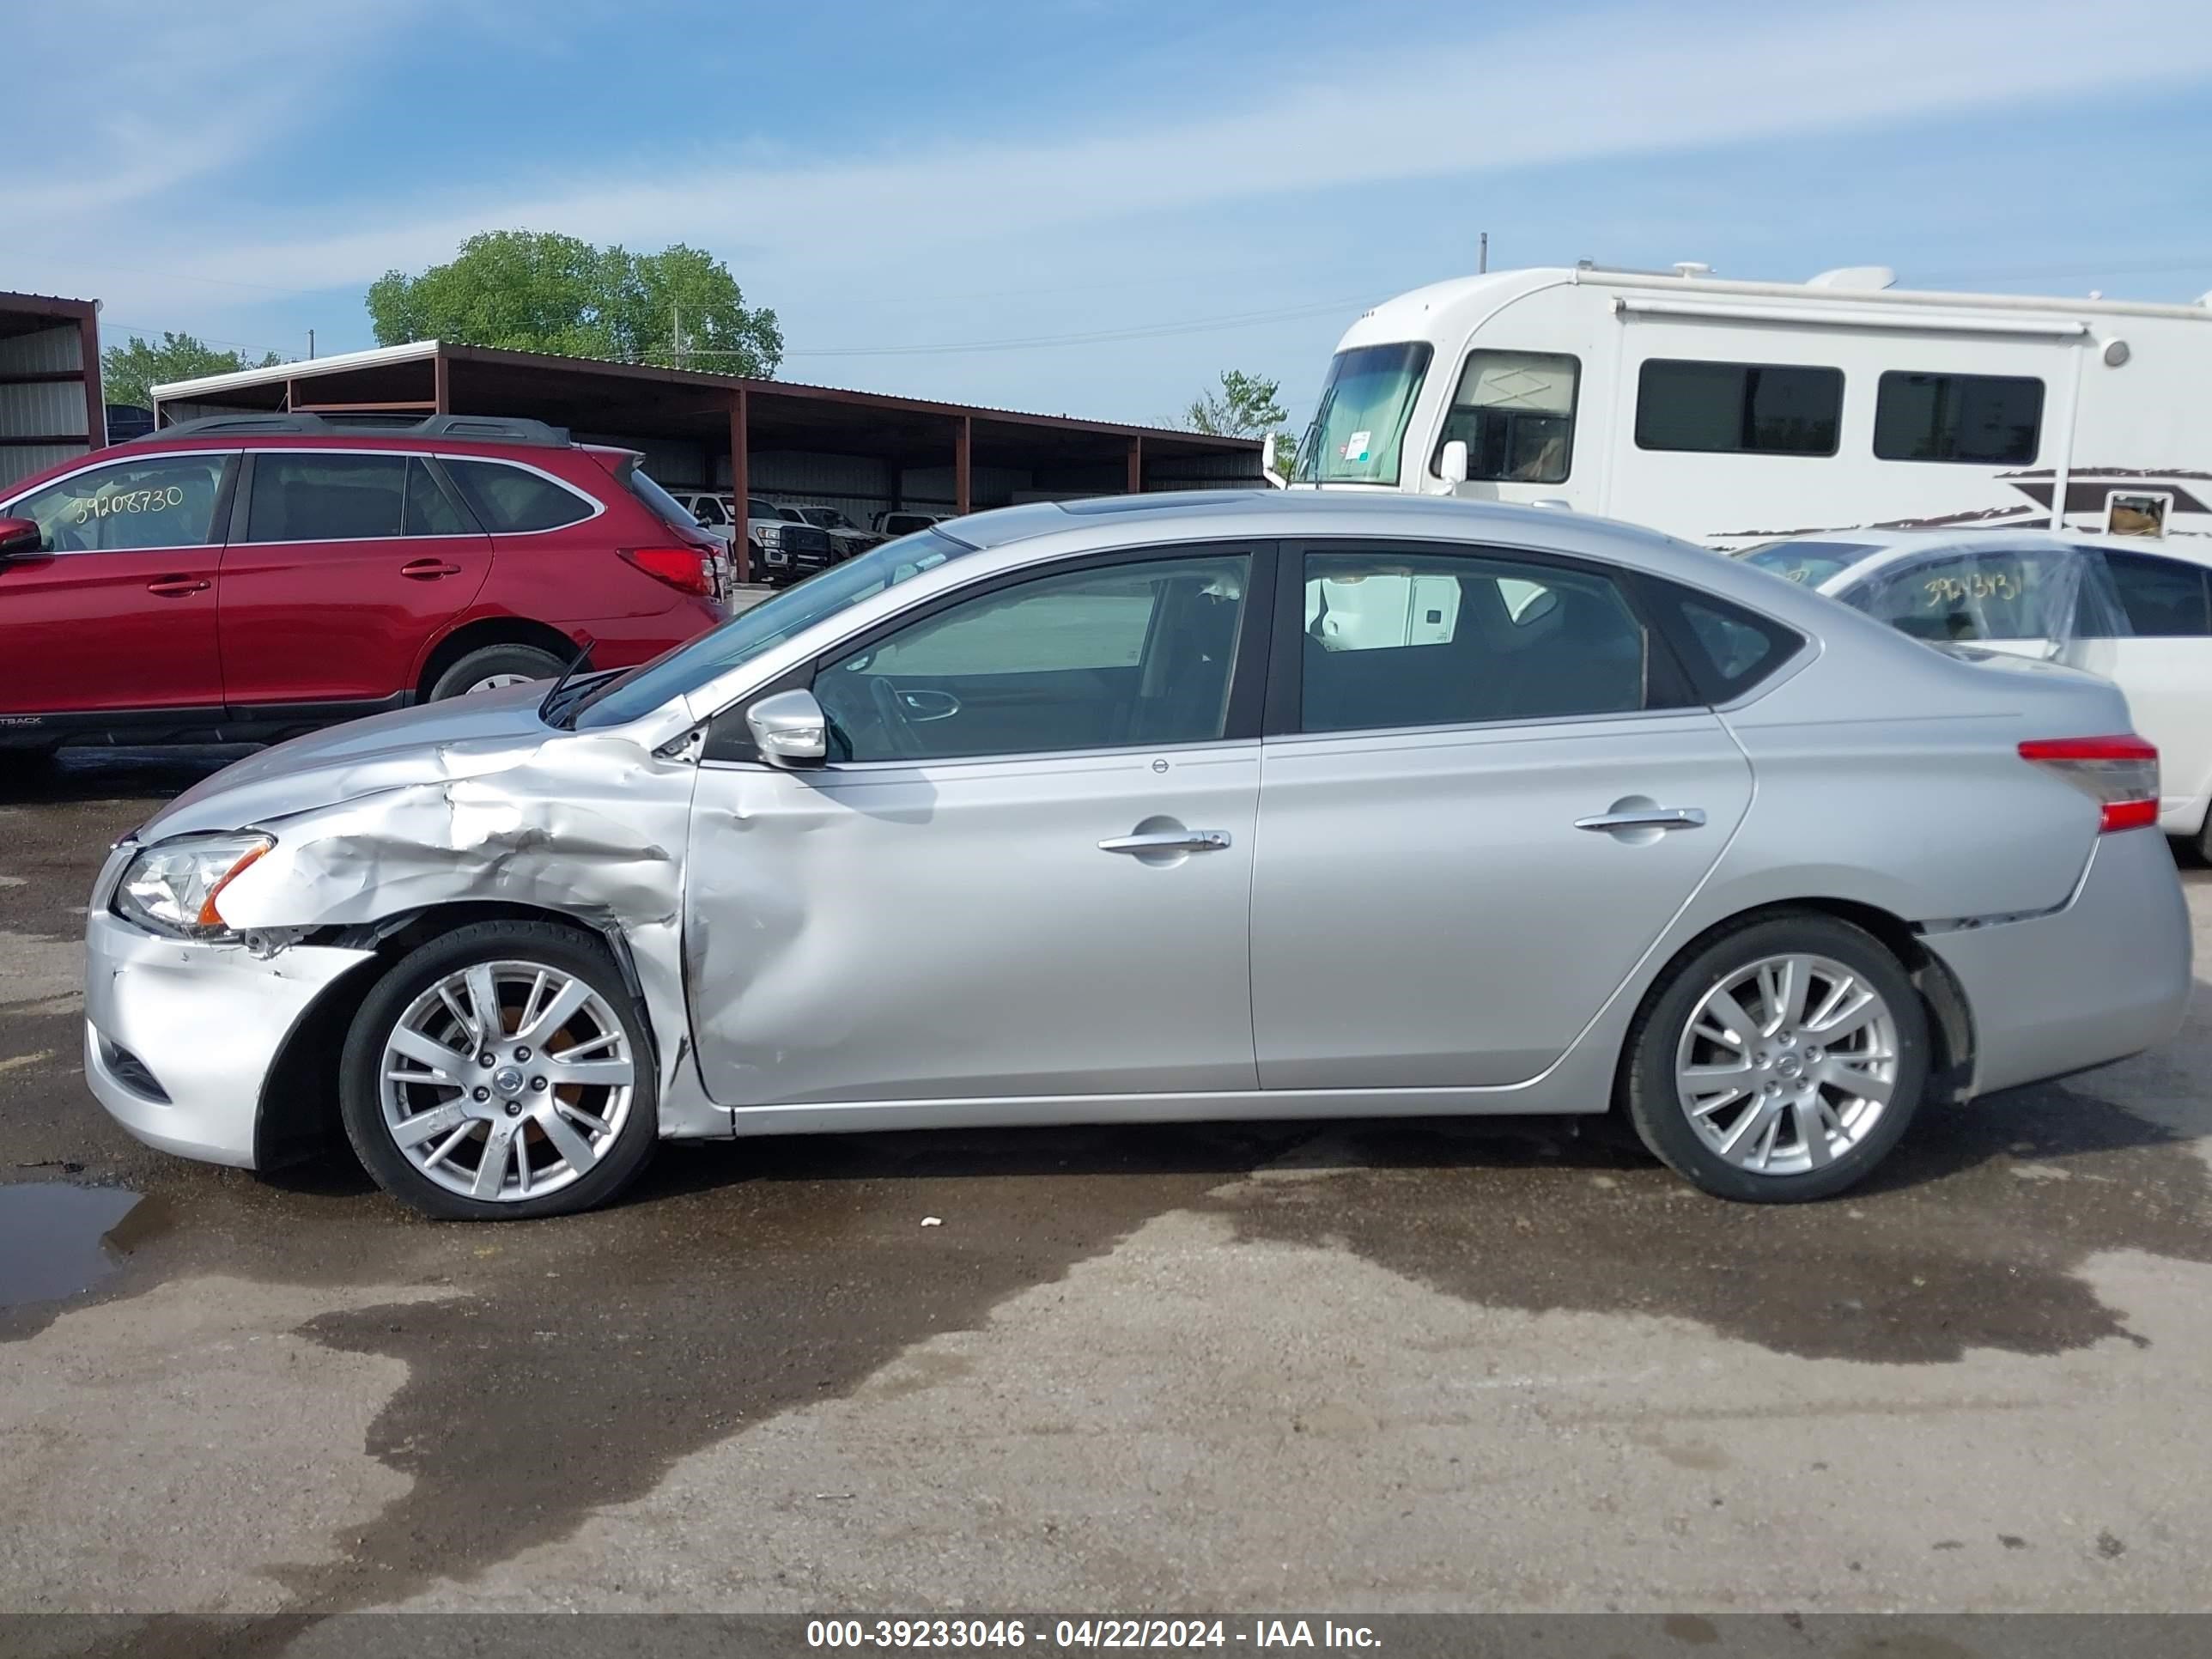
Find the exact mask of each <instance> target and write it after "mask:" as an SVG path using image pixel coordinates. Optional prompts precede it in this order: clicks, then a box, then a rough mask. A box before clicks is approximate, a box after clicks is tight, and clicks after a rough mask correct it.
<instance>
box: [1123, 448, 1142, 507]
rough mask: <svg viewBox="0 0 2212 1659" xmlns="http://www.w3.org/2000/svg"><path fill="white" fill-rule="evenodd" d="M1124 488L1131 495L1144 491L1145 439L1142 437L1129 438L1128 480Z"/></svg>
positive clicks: (1140, 493)
mask: <svg viewBox="0 0 2212 1659" xmlns="http://www.w3.org/2000/svg"><path fill="white" fill-rule="evenodd" d="M1125 488H1126V489H1127V491H1128V493H1129V494H1130V495H1143V494H1144V493H1145V441H1144V440H1143V439H1142V438H1132V439H1130V440H1129V481H1128V483H1127V485H1126V486H1125Z"/></svg>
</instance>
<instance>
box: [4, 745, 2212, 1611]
mask: <svg viewBox="0 0 2212 1659" xmlns="http://www.w3.org/2000/svg"><path fill="white" fill-rule="evenodd" d="M222 758H223V757H222V756H220V755H206V754H200V753H192V754H187V755H184V756H181V757H179V756H176V755H167V756H162V755H135V756H134V755H124V756H105V757H88V758H84V757H78V758H72V759H71V760H70V761H69V762H68V763H67V764H66V765H65V766H64V768H63V769H61V770H60V771H58V772H57V773H53V774H48V775H39V776H37V777H35V778H33V779H32V780H30V781H23V780H21V779H20V778H19V779H17V780H15V781H11V782H7V783H3V784H0V1304H4V1305H0V1517H5V1518H4V1520H0V1613H9V1612H31V1611H64V1610H75V1611H112V1612H153V1611H170V1610H199V1611H212V1612H239V1613H244V1612H260V1611H291V1612H307V1613H314V1612H323V1611H328V1610H333V1609H365V1608H380V1607H413V1608H431V1607H436V1608H448V1609H459V1608H468V1609H510V1608H513V1609H520V1608H530V1609H539V1610H564V1609H602V1610H627V1609H641V1608H653V1609H659V1610H667V1609H678V1608H682V1609H697V1610H724V1611H737V1610H760V1611H780V1612H791V1613H849V1612H859V1611H886V1610H895V1611H907V1612H912V1613H921V1612H925V1611H931V1610H943V1609H947V1608H957V1607H967V1608H971V1609H987V1608H989V1607H994V1606H995V1607H1004V1608H1014V1607H1073V1606H1082V1607H1091V1608H1093V1609H1095V1610H1097V1611H1101V1612H1105V1611H1141V1610H1146V1609H1150V1610H1156V1611H1161V1610H1170V1609H1174V1608H1177V1607H1183V1608H1189V1609H1193V1610H1197V1609H1206V1610H1211V1611H1212V1612H1217V1613H1225V1612H1235V1611H1239V1610H1263V1609H1267V1608H1271V1607H1274V1608H1279V1607H1291V1606H1303V1607H1337V1608H1345V1609H1361V1608H1364V1609H1369V1610H1396V1611H1413V1610H1427V1609H1457V1608H1475V1607H1480V1608H1485V1609H1533V1610H1547V1611H1571V1610H1589V1611H1601V1610H1607V1609H1620V1610H1634V1611H1644V1610H1661V1609H1663V1610H1674V1609H1680V1608H1695V1609H1699V1610H1705V1611H1725V1610H1770V1611H1778V1610H1796V1611H1804V1612H1819V1611H1824V1610H1858V1611H1867V1610H1877V1609H1889V1608H1900V1609H1913V1610H1934V1609H1961V1610H1963V1609H1996V1608H2057V1609H2067V1610H2073V1611H2090V1610H2106V1609H2156V1610H2186V1609H2203V1608H2205V1607H2208V1606H2212V1579H2208V1578H2207V1577H2206V1575H2205V1574H2204V1572H2203V1541H2204V1539H2205V1538H2206V1537H2208V1536H2212V1485H2208V1483H2207V1482H2206V1481H2205V1480H2204V1479H2203V1471H2204V1470H2205V1469H2206V1468H2212V1414H2208V1413H2207V1412H2206V1411H2205V1409H2204V1407H2205V1404H2206V1400H2207V1392H2206V1384H2205V1380H2204V1379H2205V1377H2206V1376H2207V1375H2208V1372H2209V1371H2212V1365H2208V1362H2212V1232H2208V1231H2207V1222H2208V1220H2209V1219H2212V1163H2209V1162H2208V1158H2212V1103H2208V1098H2207V1093H2206V1088H2205V1084H2204V1081H2203V1079H2204V1076H2205V1072H2206V1062H2207V1060H2208V1058H2212V1020H2208V1017H2207V1015H2206V1013H2205V1012H2203V1010H2202V1009H2201V1008H2200V1010H2199V1012H2197V1013H2196V1014H2195V1015H2193V1016H2192V1018H2191V1023H2190V1025H2189V1027H2188V1029H2187V1030H2186V1031H2185V1033H2184V1034H2183V1036H2181V1038H2180V1039H2179V1040H2178V1041H2177V1042H2175V1043H2173V1044H2172V1045H2171V1046H2169V1047H2168V1048H2166V1049H2164V1050H2162V1051H2160V1052H2158V1053H2154V1054H2148V1055H2145V1056H2142V1057H2140V1058H2138V1059H2136V1060H2130V1061H2127V1062H2124V1063H2123V1064H2120V1065H2118V1066H2110V1067H2106V1068H2105V1069H2103V1070H2101V1071H2099V1072H2095V1073H2089V1074H2087V1075H2085V1076H2081V1077H2079V1078H2075V1079H2070V1080H2069V1081H2067V1082H2065V1083H2063V1084H2058V1085H2045V1086H2041V1087H2037V1088H2033V1089H2028V1090H2023V1091H2015V1092H2012V1093H2008V1094H2006V1095H2002V1096H2000V1097H1995V1098H1992V1099H1990V1100H1988V1101H1986V1102H1982V1103H1977V1104H1975V1105H1973V1106H1971V1107H1967V1108H1963V1109H1946V1110H1931V1111H1929V1112H1927V1113H1924V1114H1923V1116H1922V1118H1921V1120H1920V1121H1919V1122H1918V1123H1917V1124H1916V1126H1915V1127H1914V1129H1913V1132H1912V1133H1911V1136H1910V1137H1909V1138H1908V1139H1907V1141H1906V1143H1905V1146H1903V1147H1902V1148H1901V1149H1900V1150H1899V1152H1897V1153H1896V1154H1895V1155H1894V1156H1893V1158H1892V1159H1891V1161H1890V1162H1889V1164H1887V1166H1885V1168H1884V1170H1882V1171H1881V1173H1880V1174H1879V1176H1877V1178H1876V1179H1875V1181H1874V1182H1872V1183H1871V1184H1870V1185H1869V1186H1868V1187H1866V1188H1863V1189H1861V1190H1859V1191H1857V1192H1856V1193H1854V1194H1850V1195H1849V1196H1847V1197H1845V1198H1844V1199H1842V1200H1837V1201H1834V1202H1831V1203H1826V1204H1821V1205H1814V1206H1802V1207H1796V1208H1790V1209H1761V1208H1750V1207H1744V1206H1730V1205H1726V1204H1723V1203H1719V1202H1717V1201H1715V1200H1710V1199H1707V1198H1705V1197H1703V1196H1701V1195H1699V1194H1697V1193H1695V1192H1693V1191H1692V1190H1691V1189H1689V1188H1686V1187H1685V1186H1684V1185H1682V1184H1681V1183H1680V1182H1679V1181H1677V1180H1676V1179H1675V1178H1674V1177H1673V1176H1670V1175H1668V1174H1667V1173H1666V1172H1665V1171H1664V1170H1661V1169H1659V1168H1658V1167H1657V1166H1656V1165H1655V1164H1651V1163H1650V1162H1649V1161H1648V1160H1646V1159H1645V1158H1643V1157H1642V1156H1641V1155H1640V1154H1639V1153H1638V1152H1635V1151H1634V1150H1633V1149H1632V1148H1631V1147H1629V1146H1626V1145H1625V1144H1624V1143H1623V1142H1622V1141H1621V1140H1620V1139H1619V1138H1618V1137H1616V1136H1613V1135H1611V1134H1608V1133H1604V1132H1602V1131H1594V1132H1585V1133H1577V1132H1576V1129H1575V1128H1574V1127H1573V1126H1571V1125H1568V1124H1565V1123H1563V1122H1560V1121H1555V1120H1554V1121H1542V1120H1536V1121H1499V1120H1492V1121H1484V1122H1481V1123H1478V1124H1473V1125H1469V1124H1455V1123H1434V1122H1422V1123H1408V1124H1392V1125H1379V1126H1378V1125H1358V1124H1347V1125H1332V1124H1326V1123H1322V1124H1314V1123H1304V1124H1286V1125H1281V1126H1267V1125H1263V1126H1235V1127H1128V1128H1114V1129H1086V1130H1071V1131H1021V1132H992V1133H933V1134H908V1135H888V1134H886V1135H867V1136H856V1137H848V1138H820V1139H790V1140H784V1141H749V1142H745V1143H742V1144H732V1145H716V1146H671V1147H664V1148H663V1149H662V1151H661V1155H660V1156H659V1158H658V1159H657V1160H656V1162H655V1164H654V1165H653V1169H652V1170H651V1171H650V1173H649V1174H648V1176H647V1178H646V1180H645V1181H644V1182H642V1183H641V1185H640V1187H639V1188H637V1189H636V1190H635V1192H634V1193H633V1194H631V1195H630V1196H629V1198H627V1199H626V1200H625V1201H623V1203H621V1204H620V1205H619V1206H617V1207H615V1208H613V1209H611V1210H609V1211H606V1212H601V1213H599V1214H595V1215H591V1216H586V1217H582V1218H574V1219H570V1220H565V1221H557V1222H545V1223H537V1224H528V1225H507V1226H502V1227H483V1226H476V1227H471V1226H459V1225H436V1224H432V1223H428V1222H424V1221H422V1220H419V1219H417V1218H415V1217H413V1216H412V1215H411V1214H410V1212H405V1211H404V1210H402V1209H401V1208H399V1207H398V1206H397V1205H395V1204H393V1203H392V1202H391V1201H390V1200H387V1199H386V1198H385V1197H384V1196H383V1195H382V1194H380V1193H378V1192H377V1191H376V1190H375V1189H374V1188H373V1187H372V1186H371V1185H370V1184H369V1183H368V1182H367V1180H366V1179H365V1178H363V1177H362V1176H361V1174H360V1173H359V1171H358V1170H354V1169H352V1168H349V1167H348V1166H347V1165H345V1164H340V1163H336V1162H332V1163H326V1164H315V1165H310V1166H307V1167H305V1168H302V1169H299V1170H290V1171H287V1172H284V1173H283V1174H281V1175H278V1176H271V1177H257V1176H252V1175H247V1174H244V1173H241V1172H238V1171H234V1170H217V1169H213V1168H210V1167H207V1166H204V1165H198V1164H189V1163H185V1162H183V1161H180V1160H178V1159H174V1158H167V1157H165V1156H163V1155H161V1154H158V1153H155V1152H149V1151H147V1150H145V1149H143V1148H141V1147H139V1146H137V1144H136V1143H134V1142H133V1141H131V1139H128V1138H127V1137H126V1136H125V1135H124V1134H123V1133H122V1132H121V1131H120V1130H119V1129H118V1128H116V1127H114V1126H113V1125H112V1124H111V1123H110V1122H109V1121H108V1120H107V1119H106V1116H105V1115H103V1114H102V1113H101V1112H100V1109H98V1107H97V1106H96V1105H95V1103H94V1101H93V1100H92V1098H91V1097H90V1095H89V1094H88V1093H87V1091H86V1090H85V1087H84V1084H83V1079H82V1073H81V1068H80V1058H79V1052H78V1050H79V1044H80V1041H81V1031H82V1022H81V1013H80V1008H81V1003H80V995H79V992H80V977H81V975H82V949H81V945H80V943H79V933H80V929H81V927H82V906H83V903H84V900H85V895H86V891H87V889H88V886H89V884H90V882H91V879H92V876H93V874H94V870H95V868H96V866H97V864H98V862H99V860H100V854H101V852H102V851H103V849H104V848H106V846H107V845H108V843H109V842H111V841H112V839H113V838H114V837H115V836H117V835H118V834H119V833H121V832H122V831H124V830H125V829H129V828H131V826H132V825H133V824H134V823H137V821H139V819H141V818H142V817H144V816H145V815H146V814H148V813H149V811H151V810H152V809H153V807H154V806H155V804H157V803H158V802H159V801H160V800H161V799H164V798H165V797H166V796H167V795H168V794H170V793H173V792H174V791H176V790H177V789H179V788H181V787H185V785H186V784H188V783H190V782H191V781H194V780H195V779H196V778H197V777H199V776H201V775H204V774H205V772H206V771H207V770H209V769H210V768H211V767H212V766H213V765H215V764H216V763H219V762H220V760H221V759H222ZM2185 880H2186V883H2187V885H2188V888H2189V894H2190V900H2191V906H2192V908H2193V909H2194V910H2195V912H2196V914H2197V919H2198V925H2199V928H2200V935H2199V936H2200V940H2202V939H2203V938H2204V934H2203V932H2202V930H2203V928H2205V927H2208V926H2212V874H2208V872H2189V873H2188V874H2187V875H2186V877H2185ZM2201 954H2202V951H2200V955H2201ZM2200 1001H2201V999H2200ZM209 1040H210V1041H211V1042H219V1041H220V1040H221V1033H220V1032H210V1034H209ZM930 1218H934V1222H935V1225H925V1222H926V1221H927V1220H929V1219H930Z"/></svg>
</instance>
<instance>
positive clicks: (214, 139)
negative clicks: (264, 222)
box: [0, 0, 422, 259]
mask: <svg viewBox="0 0 2212 1659" xmlns="http://www.w3.org/2000/svg"><path fill="white" fill-rule="evenodd" d="M421 5H422V0H374V3H371V4H356V5H349V6H345V7H343V8H341V7H336V6H332V7H329V8H327V9H325V7H324V6H321V5H318V4H314V3H311V0H207V3H202V4H195V5H188V6H162V7H149V6H144V5H137V4H129V3H125V0H75V3H70V4H58V3H57V4H48V5H46V6H43V7H41V8H39V9H33V10H29V11H27V12H26V13H25V14H24V15H21V16H11V17H10V19H9V22H8V24H7V33H8V36H9V52H10V57H11V58H12V59H13V60H14V61H15V62H16V63H18V64H25V65H33V64H35V65H38V66H39V68H38V69H37V70H36V72H27V73H20V74H15V75H11V76H9V88H8V91H9V96H8V125H9V131H11V133H13V134H15V135H18V136H19V140H20V135H23V134H27V133H33V132H36V133H40V134H43V135H45V138H44V141H43V142H42V143H40V144H38V145H37V146H35V147H34V146H32V145H30V144H28V143H22V142H20V141H19V142H17V143H15V144H14V145H13V146H12V147H11V149H12V155H13V160H14V165H12V166H11V167H9V168H8V169H6V171H5V172H4V173H0V216H6V217H7V218H8V219H9V220H11V221H15V222H23V223H25V224H26V226H27V228H29V229H31V230H33V232H34V233H38V234H42V235H51V236H55V237H57V238H59V237H61V236H62V234H64V233H67V232H71V231H74V232H76V233H78V234H77V236H76V238H75V239H72V240H82V239H83V238H84V237H85V236H87V235H90V236H92V237H95V238H96V239H97V240H99V241H100V243H101V244H102V245H103V246H108V247H121V246H126V245H127V244H128V242H129V241H130V240H131V235H132V234H133V233H134V232H136V231H137V230H138V229H139V228H141V227H142V226H143V224H144V223H145V222H147V220H148V219H149V218H150V219H152V220H153V221H154V222H156V223H159V222H161V220H162V219H163V218H164V217H166V216H167V215H166V214H165V212H164V208H165V205H166V204H164V203H163V201H162V200H161V198H162V197H164V196H166V195H167V194H169V193H171V192H173V191H177V190H178V189H179V187H180V186H182V185H186V184H188V183H189V182H191V180H194V179H202V178H206V177H208V176H210V175H213V174H216V173H221V172H222V171H223V170H225V169H226V168H229V167H235V166H238V165H240V164H241V163H244V162H246V161H250V160H251V159H252V156H253V155H255V154H256V153H258V151H260V150H261V149H263V147H264V146H265V145H267V144H268V143H270V142H271V140H272V138H273V137H274V136H275V135H276V133H277V132H278V131H280V130H281V128H282V125H283V123H284V122H285V121H286V120H288V119H291V118H298V117H299V116H300V115H301V113H302V112H304V111H305V110H307V108H308V107H310V106H311V100H313V95H314V94H315V92H316V90H317V88H318V85H319V83H320V82H328V81H331V80H334V79H336V78H337V76H339V75H341V74H342V73H343V72H345V71H346V70H349V69H351V68H352V67H354V66H356V64H358V62H359V58H358V55H357V54H358V53H359V52H360V51H361V50H362V48H363V47H364V46H366V45H367V44H368V42H369V41H370V40H374V38H375V37H377V36H379V35H387V36H388V35H391V34H395V33H399V32H401V31H404V29H405V28H406V27H407V26H408V25H409V24H410V23H411V22H412V21H413V20H414V18H415V17H416V15H417V14H418V13H419V11H420V9H421ZM29 252H30V253H31V255H32V256H33V258H34V259H35V258H37V257H38V256H39V255H40V254H41V253H43V252H47V249H46V248H42V247H40V246H35V245H34V246H33V247H32V248H31V249H30V250H29ZM62 252H63V250H62V249H61V247H60V246H58V243H57V245H55V246H53V249H52V254H51V257H52V258H57V259H58V258H61V256H62Z"/></svg>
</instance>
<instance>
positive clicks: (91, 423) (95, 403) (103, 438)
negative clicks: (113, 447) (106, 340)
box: [76, 313, 107, 450]
mask: <svg viewBox="0 0 2212 1659" xmlns="http://www.w3.org/2000/svg"><path fill="white" fill-rule="evenodd" d="M76 350H77V365H78V367H79V368H82V370H83V371H84V443H85V447H86V448H87V449H88V450H90V449H105V448H106V447H107V395H106V392H103V391H102V390H101V389H100V322H99V319H98V316H97V314H96V313H87V314H86V315H85V316H83V317H81V318H79V319H77V325H76Z"/></svg>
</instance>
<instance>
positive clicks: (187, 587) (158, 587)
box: [146, 576, 215, 599]
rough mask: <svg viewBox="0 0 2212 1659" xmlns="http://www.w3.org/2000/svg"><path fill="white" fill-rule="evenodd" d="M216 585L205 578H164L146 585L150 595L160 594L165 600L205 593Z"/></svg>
mask: <svg viewBox="0 0 2212 1659" xmlns="http://www.w3.org/2000/svg"><path fill="white" fill-rule="evenodd" d="M213 586H215V584H214V583H213V582H211V581H210V580H207V579H206V578H205V577H204V576H164V577H162V578H161V580H159V581H150V582H148V583H147V584H146V591H147V592H149V593H159V594H160V595H161V597H162V598H163V599H182V598H184V597H185V594H187V593H204V592H207V591H208V589H210V587H213Z"/></svg>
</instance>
